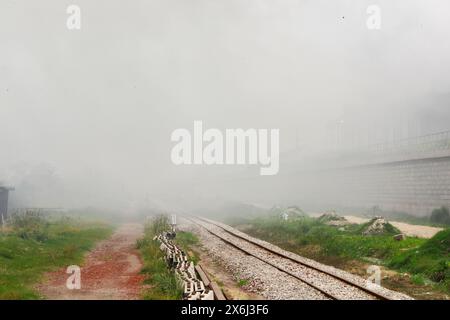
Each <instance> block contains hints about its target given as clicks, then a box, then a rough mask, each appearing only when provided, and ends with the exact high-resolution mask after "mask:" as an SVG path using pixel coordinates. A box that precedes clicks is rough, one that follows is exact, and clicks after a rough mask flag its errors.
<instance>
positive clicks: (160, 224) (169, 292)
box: [137, 216, 183, 300]
mask: <svg viewBox="0 0 450 320" xmlns="http://www.w3.org/2000/svg"><path fill="white" fill-rule="evenodd" d="M165 230H169V224H168V221H167V218H166V217H165V216H158V217H155V218H154V219H153V220H152V221H151V222H150V223H148V224H147V225H146V226H145V232H144V238H143V239H140V240H138V242H137V248H138V249H139V250H140V252H141V255H142V258H143V260H144V267H143V268H142V271H141V272H142V273H143V274H145V275H146V279H145V281H144V282H145V284H148V285H149V287H148V288H147V289H146V290H145V292H144V294H143V298H144V299H145V300H180V299H181V298H182V297H183V290H182V288H181V286H180V284H179V282H178V281H177V278H176V275H175V273H174V272H173V271H172V270H170V269H169V268H168V266H167V264H166V261H165V258H164V253H163V252H162V251H161V250H160V248H159V247H160V243H159V242H158V241H157V240H153V237H154V236H155V235H158V234H159V233H160V232H162V231H165Z"/></svg>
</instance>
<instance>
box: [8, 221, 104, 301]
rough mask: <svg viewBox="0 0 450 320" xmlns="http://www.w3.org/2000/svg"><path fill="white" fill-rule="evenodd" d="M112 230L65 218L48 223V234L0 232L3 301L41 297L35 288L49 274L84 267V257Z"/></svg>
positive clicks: (46, 227)
mask: <svg viewBox="0 0 450 320" xmlns="http://www.w3.org/2000/svg"><path fill="white" fill-rule="evenodd" d="M111 231H112V229H111V227H110V226H107V225H103V224H95V225H85V224H83V223H80V222H76V223H75V222H74V221H70V219H64V220H62V219H61V220H55V221H46V222H45V233H38V234H32V235H29V234H28V235H26V234H24V231H23V230H18V231H17V230H16V229H14V228H12V230H9V231H8V232H3V233H1V232H0V299H39V298H41V297H40V296H39V295H38V293H37V292H36V291H35V290H34V288H33V287H34V286H35V285H36V284H37V283H38V282H40V281H41V280H42V279H43V274H44V273H45V272H49V271H52V270H56V269H57V268H61V267H65V266H69V265H73V264H75V265H77V264H81V263H82V261H83V254H84V253H85V252H86V251H88V250H89V249H90V248H92V245H93V244H94V243H95V242H96V241H98V240H100V239H104V238H106V237H108V236H109V235H110V233H111ZM43 234H45V236H43ZM34 236H36V238H38V239H39V240H38V239H36V238H35V237H34Z"/></svg>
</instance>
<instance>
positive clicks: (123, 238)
mask: <svg viewBox="0 0 450 320" xmlns="http://www.w3.org/2000/svg"><path fill="white" fill-rule="evenodd" d="M142 232H143V227H142V226H141V225H139V224H123V225H121V226H120V227H119V228H118V229H117V230H116V231H115V232H114V234H113V235H112V236H111V237H110V238H109V239H107V240H104V241H101V242H100V243H98V245H97V246H96V247H95V248H94V249H93V250H92V251H90V252H89V253H88V254H87V256H86V258H85V263H84V265H82V266H80V267H81V289H79V290H77V289H74V290H69V289H67V287H66V280H67V278H68V277H69V276H70V275H69V274H67V273H66V269H65V268H64V269H61V270H58V271H56V272H52V273H49V274H48V275H47V281H45V283H43V284H41V285H40V286H39V287H38V291H39V292H40V293H41V294H42V295H43V296H44V297H46V298H47V299H52V300H87V299H93V300H105V299H111V300H123V299H139V298H140V290H141V287H142V281H143V279H144V276H143V275H141V274H140V273H139V272H140V270H141V267H142V262H141V260H140V257H139V254H138V251H137V250H136V249H135V243H136V240H137V239H138V238H139V237H141V236H142Z"/></svg>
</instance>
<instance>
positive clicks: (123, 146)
mask: <svg viewBox="0 0 450 320" xmlns="http://www.w3.org/2000/svg"><path fill="white" fill-rule="evenodd" d="M72 4H75V5H77V6H79V8H80V9H81V16H80V17H81V29H80V30H69V29H68V28H67V26H66V21H67V19H68V17H69V14H68V13H66V9H67V7H68V6H69V5H72ZM370 5H377V6H379V8H380V9H381V25H380V29H377V30H371V29H369V28H368V27H367V19H368V18H369V16H370V14H368V13H367V12H366V10H367V8H368V6H370ZM449 17H450V2H449V1H447V0H427V1H425V0H397V1H389V0H384V1H381V0H371V1H365V0H361V1H352V0H335V1H329V0H328V1H325V0H324V1H320V0H314V1H312V0H311V1H310V0H303V1H302V0H281V1H268V0H193V1H182V0H148V1H147V0H145V1H144V0H132V1H119V0H108V1H106V0H96V1H89V0H71V1H65V0H64V1H61V0H53V1H50V0H41V1H25V0H14V1H12V0H2V1H1V2H0V39H1V40H0V146H1V153H0V181H1V182H2V184H4V185H8V186H13V187H15V191H13V192H12V193H11V197H12V201H13V203H14V205H16V206H32V207H65V208H71V207H84V206H100V207H112V208H124V210H123V211H124V212H128V211H127V210H132V208H138V207H142V206H153V205H160V206H165V207H166V208H171V207H173V208H178V209H180V210H181V209H182V208H183V207H184V206H186V207H193V208H195V207H199V208H200V207H201V208H205V207H207V206H208V205H209V204H211V203H214V202H217V203H219V202H224V201H227V200H230V201H242V202H248V203H258V204H261V205H262V206H271V205H274V204H276V203H279V202H286V201H290V202H291V203H292V202H294V201H297V202H298V203H296V204H297V205H299V206H302V201H305V200H308V199H309V198H308V199H305V197H301V195H299V196H298V197H296V190H298V189H295V188H297V187H296V186H295V184H292V183H293V182H295V181H294V180H295V179H300V178H299V177H294V176H290V175H289V174H287V172H288V171H287V169H286V168H287V164H286V163H288V162H289V161H288V160H289V159H291V158H290V157H291V156H292V155H291V154H290V152H291V151H292V150H296V151H295V153H296V157H298V158H299V159H303V158H308V159H311V158H314V156H315V155H316V154H317V155H321V156H322V155H323V154H324V153H327V152H330V153H331V152H336V151H338V150H340V149H348V148H355V149H356V148H360V147H363V146H366V145H371V144H376V143H386V142H389V141H394V140H398V139H405V138H411V137H416V136H420V135H425V134H429V133H434V132H440V131H445V130H448V129H450V124H449V123H450V122H449V121H448V120H449V119H450V109H449V108H448V107H449V104H450V91H449V89H450V41H449V39H450V20H449ZM195 120H200V121H202V122H203V125H204V127H205V128H218V129H220V130H225V129H227V128H231V129H233V128H242V129H248V128H256V129H279V132H280V140H279V141H280V168H279V175H280V176H281V177H284V178H283V179H285V182H286V181H289V182H290V184H289V185H288V184H286V183H282V184H280V183H279V180H276V179H277V177H276V176H268V177H264V176H259V175H258V173H257V170H256V169H255V170H253V168H250V169H248V168H247V166H242V165H241V166H219V165H217V166H216V165H212V166H207V165H178V166H177V165H174V164H173V162H172V161H171V150H172V148H173V146H174V145H175V143H174V142H173V141H171V133H172V132H173V131H174V130H175V129H178V128H186V129H188V130H190V131H192V130H193V124H194V121H195ZM312 162H314V161H312ZM290 163H291V165H290V166H291V167H290V169H292V162H290ZM299 163H300V162H299ZM294 165H295V162H294ZM308 168H310V167H305V168H297V169H298V170H302V169H303V170H306V171H308V170H309V169H308ZM247 169H248V170H247ZM311 172H312V171H311ZM311 172H309V173H308V174H309V176H308V178H307V179H309V180H307V181H314V179H315V178H314V175H312V176H311ZM305 179H306V178H305ZM242 181H245V184H244V183H242ZM276 181H278V183H277V182H276ZM287 195H289V197H287ZM309 200H310V201H309V202H310V203H311V202H317V203H318V204H320V203H319V202H320V201H321V197H314V199H309ZM130 208H131V209H130Z"/></svg>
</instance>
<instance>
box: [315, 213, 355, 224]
mask: <svg viewBox="0 0 450 320" xmlns="http://www.w3.org/2000/svg"><path fill="white" fill-rule="evenodd" d="M318 220H319V221H320V222H322V223H325V224H327V225H330V226H335V227H343V226H346V225H348V224H350V222H348V221H347V219H345V218H344V217H342V216H340V215H338V214H337V213H336V212H334V211H331V212H327V213H324V214H323V215H321V216H320V217H319V218H318Z"/></svg>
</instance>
